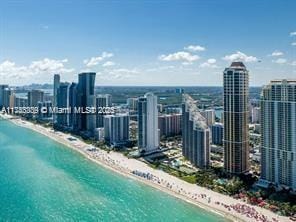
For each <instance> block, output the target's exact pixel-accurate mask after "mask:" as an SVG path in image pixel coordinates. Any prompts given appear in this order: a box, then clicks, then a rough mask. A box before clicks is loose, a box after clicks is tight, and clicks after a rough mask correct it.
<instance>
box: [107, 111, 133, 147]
mask: <svg viewBox="0 0 296 222" xmlns="http://www.w3.org/2000/svg"><path fill="white" fill-rule="evenodd" d="M104 137H105V141H107V142H108V143H109V144H111V145H114V146H122V145H125V144H126V143H127V142H128V141H129V116H128V115H127V114H116V115H106V116H105V117H104Z"/></svg>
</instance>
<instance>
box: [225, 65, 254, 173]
mask: <svg viewBox="0 0 296 222" xmlns="http://www.w3.org/2000/svg"><path fill="white" fill-rule="evenodd" d="M223 79H224V83H223V85H224V89H223V90H224V95H223V96H224V139H223V146H224V169H225V171H226V172H228V173H233V174H241V173H245V172H247V171H248V170H249V134H248V119H249V110H248V104H249V71H248V70H247V69H246V67H245V65H244V64H243V63H242V62H232V64H231V65H230V67H228V68H226V69H225V70H224V76H223Z"/></svg>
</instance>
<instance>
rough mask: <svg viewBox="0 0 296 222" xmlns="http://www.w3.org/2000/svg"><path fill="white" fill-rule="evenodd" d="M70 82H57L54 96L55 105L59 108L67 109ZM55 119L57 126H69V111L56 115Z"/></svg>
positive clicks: (68, 105)
mask: <svg viewBox="0 0 296 222" xmlns="http://www.w3.org/2000/svg"><path fill="white" fill-rule="evenodd" d="M70 86H71V85H70V83H67V82H62V83H60V84H59V88H58V89H57V96H56V103H57V104H56V105H57V107H58V108H60V109H65V110H66V109H68V108H69V107H70V104H69V98H70V96H69V94H70ZM56 121H57V124H58V125H59V126H64V127H69V126H70V112H65V113H61V114H57V115H56Z"/></svg>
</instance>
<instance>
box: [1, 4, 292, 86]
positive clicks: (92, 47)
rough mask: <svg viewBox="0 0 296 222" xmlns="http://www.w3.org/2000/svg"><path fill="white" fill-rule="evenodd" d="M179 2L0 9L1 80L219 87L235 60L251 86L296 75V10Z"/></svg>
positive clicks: (10, 6) (281, 6)
mask: <svg viewBox="0 0 296 222" xmlns="http://www.w3.org/2000/svg"><path fill="white" fill-rule="evenodd" d="M174 2H175V4H169V3H166V2H160V3H159V2H158V3H151V2H145V1H143V2H137V3H136V2H131V1H127V2H125V3H124V4H123V3H115V2H111V3H110V2H109V3H107V2H87V3H83V2H75V3H73V2H71V3H70V2H67V1H63V2H52V3H49V2H47V3H44V4H42V5H39V4H36V2H34V1H31V2H30V1H26V2H8V1H7V2H1V3H0V6H1V7H0V21H1V23H0V28H1V33H2V34H1V35H0V40H1V41H0V47H1V49H2V50H1V53H0V77H1V79H2V81H1V82H2V83H5V84H10V85H24V84H29V83H31V82H34V83H51V82H52V81H51V79H52V77H53V75H54V74H55V73H60V74H62V75H63V76H64V80H65V81H69V82H71V81H74V80H75V79H76V78H77V76H78V73H81V72H83V71H87V72H90V71H91V72H96V73H97V78H96V85H98V86H100V85H147V86H156V85H163V86H176V85H182V86H191V85H201V86H222V84H221V83H222V78H223V75H221V70H223V67H227V66H229V64H230V63H231V62H232V61H234V60H241V61H243V62H245V63H246V64H247V66H248V69H249V70H250V85H251V86H262V85H265V84H268V82H269V80H270V79H291V78H293V77H294V76H295V74H296V27H295V25H294V24H293V21H295V19H296V15H295V13H294V10H293V9H294V8H295V4H296V3H295V2H292V1H288V2H286V3H285V4H281V3H280V2H275V1H260V3H259V2H255V1H251V2H250V1H248V2H240V4H239V5H238V4H233V3H234V1H230V0H229V1H223V3H219V2H218V1H209V2H203V1H197V2H196V1H186V2H185V3H183V4H181V2H178V1H174ZM4 8H5V10H3V9H4ZM45 9H46V10H45ZM227 10H229V11H231V12H232V13H225V12H226V11H227ZM81 12H87V13H86V14H85V15H84V14H83V13H82V15H83V16H79V15H80V14H81ZM53 15H54V16H53ZM221 17H223V20H221ZM36 18H38V19H36ZM148 18H149V19H148ZM250 33H251V34H250ZM20 36H21V37H22V38H21V39H20V38H19V37H20ZM24 43H26V44H24ZM294 78H295V77H294ZM32 80H34V81H32Z"/></svg>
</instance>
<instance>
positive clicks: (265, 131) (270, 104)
mask: <svg viewBox="0 0 296 222" xmlns="http://www.w3.org/2000/svg"><path fill="white" fill-rule="evenodd" d="M261 134H262V138H261V182H262V181H265V182H267V183H273V184H274V185H279V186H285V187H289V188H292V189H293V190H296V80H294V81H293V80H274V81H271V82H270V84H269V85H267V86H265V87H264V88H263V90H262V93H261Z"/></svg>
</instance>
